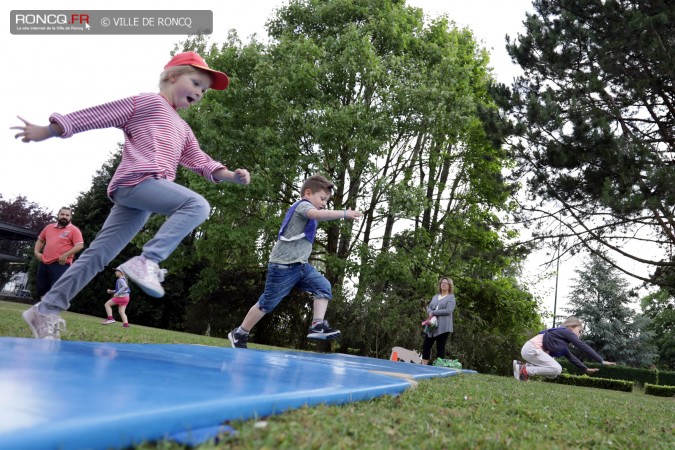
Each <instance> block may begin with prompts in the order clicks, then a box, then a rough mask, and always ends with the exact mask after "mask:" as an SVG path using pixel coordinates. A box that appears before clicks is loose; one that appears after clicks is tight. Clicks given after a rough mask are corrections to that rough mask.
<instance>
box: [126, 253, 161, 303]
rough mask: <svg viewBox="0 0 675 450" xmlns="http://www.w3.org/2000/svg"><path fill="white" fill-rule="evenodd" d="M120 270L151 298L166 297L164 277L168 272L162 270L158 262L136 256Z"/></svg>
mask: <svg viewBox="0 0 675 450" xmlns="http://www.w3.org/2000/svg"><path fill="white" fill-rule="evenodd" d="M120 270H121V271H122V272H124V274H125V275H126V276H127V277H129V279H130V280H131V281H133V282H134V283H136V284H137V285H138V287H140V288H141V289H143V291H144V292H145V293H146V294H148V295H150V296H151V297H157V298H159V297H163V296H164V288H163V287H162V281H164V275H166V273H167V271H166V269H160V268H159V265H158V264H157V263H156V262H154V261H150V260H149V259H146V258H144V257H143V256H134V257H133V258H131V259H130V260H129V261H127V262H125V263H124V264H122V265H121V266H120Z"/></svg>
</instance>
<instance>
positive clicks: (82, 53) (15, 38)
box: [0, 0, 574, 311]
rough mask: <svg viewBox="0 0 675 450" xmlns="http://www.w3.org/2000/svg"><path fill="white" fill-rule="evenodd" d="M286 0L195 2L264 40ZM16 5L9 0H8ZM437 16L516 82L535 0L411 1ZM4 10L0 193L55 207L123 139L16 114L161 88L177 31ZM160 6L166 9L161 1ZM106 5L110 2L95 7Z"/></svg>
mask: <svg viewBox="0 0 675 450" xmlns="http://www.w3.org/2000/svg"><path fill="white" fill-rule="evenodd" d="M285 3H286V2H285V1H282V0H255V1H248V2H240V1H237V2H234V1H231V0H200V1H197V2H195V3H194V4H191V5H190V6H193V5H194V8H193V9H197V10H211V11H212V12H213V33H212V34H211V36H210V42H213V43H222V42H224V41H225V40H226V36H227V33H228V31H229V30H231V29H236V30H237V33H238V34H239V36H240V38H241V39H242V40H244V41H246V40H247V38H248V37H249V36H250V35H252V34H254V33H255V34H257V35H258V36H259V37H260V38H262V40H265V38H266V33H265V30H264V24H265V22H266V20H267V19H268V18H269V17H270V16H272V15H273V13H274V10H275V8H278V7H279V6H281V5H283V4H285ZM10 4H12V2H10ZM408 4H409V5H411V6H415V7H420V8H422V9H423V10H424V12H425V14H426V15H427V16H429V17H431V18H433V17H438V16H439V15H442V14H447V15H448V16H449V18H450V19H451V20H453V21H454V22H455V23H456V24H457V25H458V26H459V27H468V28H470V29H471V30H472V31H473V33H474V35H475V36H476V38H477V40H478V42H479V43H480V44H481V45H482V46H483V47H484V48H486V49H487V50H488V51H489V53H490V55H491V57H490V61H491V63H490V66H491V67H492V68H493V70H494V75H495V77H496V79H497V80H498V81H500V82H503V83H506V84H510V83H511V82H512V81H513V79H514V77H516V76H518V75H520V74H521V70H520V68H519V67H518V66H517V65H515V64H513V63H512V61H511V58H510V57H509V56H508V54H507V52H506V50H505V36H506V35H507V34H508V35H509V36H510V37H511V38H514V37H516V36H517V35H518V34H519V33H522V32H523V31H524V28H523V25H522V22H523V21H524V20H525V13H526V12H528V11H529V12H531V11H532V5H531V0H509V1H504V0H472V1H466V0H408ZM13 5H14V7H8V9H7V10H6V15H5V22H4V23H5V25H4V30H3V33H2V40H1V41H0V49H1V50H2V54H3V55H5V61H6V63H5V69H4V70H3V72H4V78H5V82H3V83H0V86H2V90H3V93H2V94H3V97H2V98H4V99H5V105H6V106H5V107H4V108H3V112H2V121H3V123H4V124H5V127H6V128H5V130H6V132H5V133H3V134H2V135H1V136H2V137H1V139H2V145H1V147H0V148H1V150H0V193H1V194H2V196H3V198H5V199H12V198H15V197H16V196H19V195H22V196H25V197H27V198H28V200H29V201H32V202H35V203H38V204H39V205H41V206H43V207H45V208H47V209H48V210H52V211H54V212H56V211H57V210H58V209H59V207H60V206H62V205H69V204H72V203H74V202H75V200H76V198H77V196H78V194H79V193H81V192H85V191H87V190H88V189H89V187H90V184H91V180H92V177H93V176H94V175H95V172H96V171H97V170H98V169H99V168H100V167H101V166H102V165H103V163H104V162H105V161H107V160H108V159H109V157H110V155H111V153H112V151H113V150H114V149H116V148H117V143H119V142H121V141H122V139H123V138H122V136H121V133H120V131H119V130H116V129H107V130H94V131H89V132H87V133H82V134H78V135H75V136H74V137H72V138H70V139H49V140H48V141H45V142H39V143H29V144H25V143H22V142H21V141H19V140H15V139H14V133H15V132H14V131H13V130H10V129H9V128H10V127H11V126H16V125H21V122H20V121H19V119H18V118H17V116H21V117H23V118H24V119H26V120H28V121H29V122H33V123H37V124H46V123H47V119H48V117H49V116H50V115H51V114H52V113H54V112H59V113H69V112H73V111H77V110H80V109H83V108H86V107H89V106H94V105H98V104H101V103H105V102H108V101H112V100H117V99H120V98H124V97H129V96H131V95H134V94H137V93H140V92H157V90H158V89H157V80H158V77H159V73H160V72H161V70H162V68H163V66H164V65H165V64H166V62H168V60H169V58H170V54H169V52H170V51H171V50H173V48H174V45H175V44H176V43H178V42H180V41H181V40H182V39H184V37H185V36H180V35H82V34H77V35H67V36H65V35H22V34H17V35H15V34H11V30H10V26H11V24H10V22H11V21H10V20H9V19H10V12H11V11H12V10H17V9H19V8H20V9H21V10H29V11H30V10H59V9H62V10H78V9H82V10H91V9H93V8H92V6H91V5H92V3H91V1H81V0H69V1H68V2H63V3H61V2H59V1H56V2H54V1H53V0H50V1H49V2H47V1H30V0H26V1H22V2H21V4H20V6H19V4H18V2H16V3H13ZM157 5H161V7H157ZM186 6H187V3H186V2H184V1H180V2H179V1H175V0H165V1H163V2H161V3H157V2H150V1H147V0H135V1H128V0H120V1H118V2H116V4H115V7H114V9H115V10H116V11H119V12H120V16H123V15H124V12H125V11H132V10H157V9H162V10H186V9H188V8H186ZM96 9H109V8H96ZM543 260H544V257H543V256H542V255H539V256H534V257H533V258H532V260H531V261H529V262H528V273H529V274H531V275H532V276H535V275H537V274H538V273H540V272H541V271H542V268H541V267H540V264H541V262H542V261H543ZM564 266H565V265H564ZM573 267H574V263H573V262H568V265H567V266H566V267H561V270H560V280H559V288H558V289H559V291H558V305H559V306H558V307H560V303H561V302H562V301H563V299H564V298H565V297H566V294H567V292H568V290H569V279H570V277H572V276H574V273H573V270H572V268H573ZM554 286H555V283H554V279H552V280H549V281H548V282H546V283H537V285H536V293H537V294H539V295H540V296H542V297H543V299H544V302H543V306H544V307H545V308H547V309H548V310H549V311H551V310H552V309H553V298H554V292H553V290H554Z"/></svg>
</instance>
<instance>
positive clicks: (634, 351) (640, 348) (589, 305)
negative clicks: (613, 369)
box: [568, 255, 657, 367]
mask: <svg viewBox="0 0 675 450" xmlns="http://www.w3.org/2000/svg"><path fill="white" fill-rule="evenodd" d="M612 264H613V263H612V262H611V261H609V262H608V261H606V260H605V259H604V258H602V257H600V256H598V255H592V256H591V257H590V259H589V260H588V261H586V262H585V263H584V265H583V267H582V268H581V269H578V270H576V273H577V275H578V277H577V278H576V280H575V281H576V286H575V287H574V289H573V290H572V292H571V294H570V296H569V303H570V305H571V307H570V308H568V312H570V313H571V314H572V315H575V316H577V317H579V318H580V319H581V320H583V321H584V323H585V325H586V330H585V332H584V335H583V337H582V339H583V340H584V341H585V342H586V343H588V344H589V345H590V346H591V347H592V348H593V349H595V350H596V351H597V352H598V353H599V354H600V355H602V356H603V357H604V358H605V359H607V360H609V361H615V362H616V363H618V364H624V365H629V366H636V367H646V366H649V365H651V364H652V363H653V362H654V360H655V359H656V356H657V355H656V347H655V346H654V344H653V343H652V338H653V333H652V332H650V331H647V327H648V325H649V319H648V318H647V317H644V316H641V315H638V314H636V313H635V311H634V310H633V309H632V308H630V307H629V305H630V303H631V302H632V295H633V294H632V293H631V292H630V291H629V289H628V282H627V281H626V280H625V279H623V278H622V277H621V276H620V275H619V272H618V270H617V269H615V268H614V267H613V265H612Z"/></svg>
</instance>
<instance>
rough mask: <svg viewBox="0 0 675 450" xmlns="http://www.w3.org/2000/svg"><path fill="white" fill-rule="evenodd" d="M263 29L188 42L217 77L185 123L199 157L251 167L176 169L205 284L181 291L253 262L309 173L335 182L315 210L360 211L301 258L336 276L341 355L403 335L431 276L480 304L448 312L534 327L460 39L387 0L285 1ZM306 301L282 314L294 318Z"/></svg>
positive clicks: (409, 338)
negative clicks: (193, 193)
mask: <svg viewBox="0 0 675 450" xmlns="http://www.w3.org/2000/svg"><path fill="white" fill-rule="evenodd" d="M267 28H268V33H269V35H270V38H271V40H270V43H269V44H263V43H261V42H258V41H256V40H252V41H251V42H249V43H246V44H243V43H242V42H241V41H240V40H239V38H238V36H237V35H236V33H232V34H231V35H230V36H229V38H228V42H226V43H225V44H223V45H222V47H221V48H218V47H216V46H211V47H208V46H205V44H204V43H203V42H201V41H198V40H197V41H193V42H189V43H188V45H192V46H197V47H198V48H200V49H201V50H202V51H204V52H206V53H207V54H208V60H209V64H210V65H212V66H214V67H217V68H219V69H222V70H224V71H225V72H227V73H228V74H229V75H230V76H231V78H232V81H233V82H232V84H231V87H230V88H229V89H228V90H227V91H225V92H224V93H217V94H216V95H213V93H212V94H210V96H207V98H205V100H204V101H203V102H202V103H201V104H200V106H199V108H195V109H192V110H190V111H188V112H187V113H186V118H187V119H188V120H189V121H190V123H191V124H192V126H193V128H195V129H196V132H197V134H198V137H199V139H200V142H201V143H202V146H203V147H204V149H205V150H206V151H207V152H208V153H209V154H211V155H213V156H214V157H216V158H219V159H221V160H223V161H225V162H226V163H227V164H228V166H230V167H247V168H249V169H251V172H252V173H253V181H252V185H251V186H250V187H249V188H238V187H234V188H230V187H229V186H225V187H220V186H217V187H214V186H208V185H206V184H205V183H203V182H202V180H199V179H197V178H196V177H191V178H190V179H189V182H190V185H191V187H193V188H195V189H196V190H198V191H199V192H205V193H206V196H207V198H208V199H209V201H210V202H211V203H212V206H213V207H214V213H213V215H212V217H211V218H210V220H209V221H208V222H207V223H206V224H204V225H203V226H202V227H201V231H200V239H199V240H198V242H197V243H196V245H197V247H198V249H199V250H198V254H199V256H200V257H202V258H205V259H206V260H208V261H209V263H208V264H207V265H204V266H203V272H202V273H201V274H200V276H199V277H197V278H198V279H200V280H208V282H201V281H197V283H196V284H195V285H194V286H193V287H192V289H191V294H190V296H191V298H193V299H194V300H196V301H207V299H208V298H213V297H214V296H216V295H217V294H216V291H217V290H218V286H220V285H221V281H223V280H224V278H223V275H224V274H226V273H231V271H232V270H235V271H236V270H239V269H242V270H244V269H246V268H250V269H254V268H256V267H257V268H258V269H259V270H260V271H261V272H263V273H264V269H265V266H264V262H265V261H266V259H267V257H268V255H269V251H270V250H271V246H272V245H273V243H274V241H275V239H276V233H277V230H278V227H279V224H280V221H281V217H282V216H283V212H284V211H285V210H286V209H287V208H288V206H289V205H290V204H292V202H294V201H295V200H297V198H298V192H297V189H298V187H299V185H300V184H301V182H302V180H303V179H304V178H306V177H307V176H308V175H310V174H313V173H322V174H324V175H326V176H327V177H328V178H330V179H332V180H333V181H334V182H335V183H336V188H337V189H336V192H335V194H334V195H333V197H332V199H331V204H330V205H329V207H332V208H335V209H343V208H358V209H360V210H362V211H363V212H364V217H363V219H362V221H361V222H360V223H357V224H355V225H353V226H352V223H351V222H327V223H325V224H323V225H322V228H321V232H320V234H319V237H318V239H317V241H316V243H315V251H314V254H313V255H312V263H313V264H315V265H316V266H317V267H318V268H319V269H320V270H322V271H323V272H324V273H325V274H326V276H327V277H328V279H329V280H330V281H331V283H332V284H333V286H334V291H335V292H334V294H335V295H334V297H335V298H334V300H333V302H332V305H331V307H330V308H329V316H331V317H337V318H339V322H340V323H339V325H340V327H341V329H342V331H343V335H344V336H345V337H344V338H343V339H342V340H341V342H340V349H341V350H342V351H358V352H361V353H363V354H370V355H377V356H382V355H385V354H388V352H389V349H390V348H391V347H392V346H393V345H404V344H408V345H410V346H412V347H419V344H420V342H421V340H420V336H419V331H420V329H419V321H420V320H421V318H422V315H423V313H422V311H421V306H422V304H424V303H425V302H428V301H429V299H430V298H431V295H433V293H434V290H435V286H436V281H437V279H438V277H439V276H440V275H441V274H450V275H451V276H453V277H454V278H457V279H465V280H467V283H473V288H472V289H471V290H468V289H467V291H466V292H467V293H469V292H470V293H471V295H474V293H475V294H476V295H477V297H479V298H483V299H484V301H485V302H486V304H485V305H484V304H482V303H481V302H479V301H475V302H471V299H470V298H466V299H462V298H461V297H459V304H458V308H460V311H461V308H462V307H465V308H466V306H463V305H472V306H471V308H472V309H466V313H467V320H468V317H481V318H482V320H484V321H486V322H487V323H488V324H489V326H487V327H485V326H483V327H476V329H477V330H478V329H481V330H483V331H484V332H485V333H486V334H488V333H493V332H495V330H497V329H499V328H504V327H506V324H507V320H515V318H517V320H519V321H520V322H518V323H516V322H508V323H509V326H511V327H512V329H519V330H520V331H521V332H523V331H522V330H523V329H526V328H528V327H534V326H536V325H535V324H536V323H538V317H537V315H536V303H535V302H534V301H533V299H532V298H531V297H530V296H529V295H528V294H525V293H524V292H523V291H522V290H521V289H520V288H519V287H518V286H517V283H516V281H515V277H516V275H517V272H518V264H519V261H520V258H521V257H522V254H521V253H519V252H518V251H517V250H511V249H508V248H507V247H506V246H505V244H504V241H505V240H506V239H507V238H509V237H511V234H510V232H509V231H508V230H507V229H506V228H505V227H504V225H503V223H502V222H501V220H500V217H502V216H503V215H508V214H509V212H510V207H511V206H510V204H509V203H508V199H509V196H510V195H511V194H512V193H513V191H514V186H512V185H511V184H509V183H508V182H507V181H506V180H505V179H503V178H502V176H501V171H502V169H503V168H504V167H505V166H507V165H509V164H510V160H509V159H508V155H507V154H506V152H505V151H504V150H503V149H502V147H501V145H500V142H499V139H498V138H496V137H495V135H494V133H493V131H492V129H493V128H494V127H495V126H496V124H495V121H497V120H498V115H497V114H496V113H495V111H496V106H495V105H494V102H493V100H492V98H491V96H490V93H489V85H490V83H491V77H490V74H489V70H488V67H487V64H488V58H487V54H486V53H485V51H484V50H482V49H481V48H480V47H479V46H478V44H477V43H476V41H475V38H474V37H473V35H472V33H471V32H470V31H469V30H466V29H457V28H456V27H454V25H453V24H451V23H450V22H449V20H448V19H447V18H446V17H441V18H437V19H434V20H431V21H428V22H425V20H424V16H423V12H422V11H421V10H420V9H417V8H411V7H408V6H407V5H406V4H405V2H403V1H389V0H387V1H384V0H359V1H349V2H347V1H319V0H314V1H292V2H290V3H289V4H288V5H286V6H283V7H281V8H279V10H277V12H276V14H275V15H274V16H273V17H272V18H271V19H270V20H269V22H268V24H267ZM199 46H202V47H199ZM252 243H254V244H253V246H252ZM254 278H256V277H254ZM246 281H247V282H248V278H247V279H246ZM493 284H494V285H498V286H501V287H503V288H504V290H500V289H496V288H493V287H492V286H491V285H493ZM257 288H258V292H260V291H261V286H260V285H258V286H257ZM459 289H462V287H461V286H460V287H459ZM460 292H461V291H460ZM488 292H489V295H488ZM506 292H508V294H507V293H506ZM460 295H461V294H460ZM304 298H305V299H307V297H304ZM507 298H508V300H513V303H509V301H507ZM213 301H216V300H215V299H214V300H213ZM463 301H464V302H465V303H464V304H463V303H462V302H463ZM492 303H495V304H498V305H501V306H502V307H503V308H504V309H505V310H512V312H509V314H507V315H506V316H504V317H509V319H505V318H503V316H501V313H503V312H504V311H503V310H500V309H499V308H497V307H495V308H494V309H491V308H492V305H491V304H492ZM307 305H308V303H307V300H305V302H304V306H303V307H302V308H297V309H295V314H296V316H295V318H294V321H301V322H302V323H305V324H306V320H307V316H308V314H309V311H310V309H309V308H308V307H307ZM483 307H485V308H484V309H485V310H486V311H490V312H491V313H494V314H493V315H492V314H491V315H484V314H483V312H484V311H483ZM471 313H474V315H473V316H471ZM329 318H330V317H329ZM235 320H236V319H235ZM266 320H267V319H266ZM270 320H272V319H270ZM331 320H332V319H331ZM235 324H236V322H235ZM375 324H377V329H378V330H375V331H376V332H375V333H373V331H374V330H373V329H372V328H373V326H374V325H375ZM460 330H461V327H460ZM270 331H273V332H275V333H278V332H280V331H281V330H279V329H276V331H274V330H270ZM256 332H257V335H258V336H257V337H256V338H255V339H258V340H268V339H269V340H271V341H273V340H274V337H275V336H265V335H264V334H263V332H262V330H260V329H259V330H256ZM458 332H461V331H458ZM371 335H372V336H371ZM277 342H279V341H278V340H277ZM512 345H513V346H516V345H517V344H516V343H512ZM506 358H507V360H508V359H509V358H510V356H509V357H506Z"/></svg>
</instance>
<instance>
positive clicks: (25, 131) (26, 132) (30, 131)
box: [10, 116, 63, 143]
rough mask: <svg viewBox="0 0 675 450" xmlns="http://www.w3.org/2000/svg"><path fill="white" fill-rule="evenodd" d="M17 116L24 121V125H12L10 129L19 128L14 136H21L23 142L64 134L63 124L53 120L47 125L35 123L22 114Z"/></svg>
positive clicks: (16, 137) (42, 139) (37, 140)
mask: <svg viewBox="0 0 675 450" xmlns="http://www.w3.org/2000/svg"><path fill="white" fill-rule="evenodd" d="M17 117H18V118H19V120H21V121H22V122H23V125H17V126H15V127H11V128H10V130H19V132H18V133H16V134H15V135H14V138H15V139H19V138H21V140H22V141H23V142H26V143H28V142H30V141H34V142H40V141H44V140H45V139H49V138H50V137H56V136H61V135H62V134H63V128H61V125H59V124H58V123H53V122H52V123H50V124H49V125H45V126H41V125H34V124H32V123H30V122H28V121H27V120H26V119H24V118H22V117H21V116H17Z"/></svg>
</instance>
